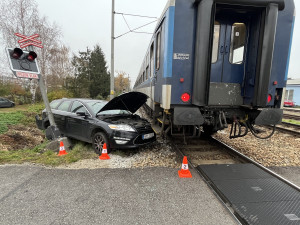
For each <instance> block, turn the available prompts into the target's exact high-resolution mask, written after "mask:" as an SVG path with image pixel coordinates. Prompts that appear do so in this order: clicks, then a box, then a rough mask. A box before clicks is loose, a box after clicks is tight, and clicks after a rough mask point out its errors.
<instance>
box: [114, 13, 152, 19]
mask: <svg viewBox="0 0 300 225" xmlns="http://www.w3.org/2000/svg"><path fill="white" fill-rule="evenodd" d="M114 13H115V14H120V15H125V16H137V17H145V18H151V19H158V18H157V17H154V16H142V15H136V14H128V13H118V12H114Z"/></svg>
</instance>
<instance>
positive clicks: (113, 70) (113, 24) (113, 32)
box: [110, 0, 115, 100]
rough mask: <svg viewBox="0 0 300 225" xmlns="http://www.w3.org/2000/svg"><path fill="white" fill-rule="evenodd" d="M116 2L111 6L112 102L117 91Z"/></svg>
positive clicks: (113, 1) (113, 0)
mask: <svg viewBox="0 0 300 225" xmlns="http://www.w3.org/2000/svg"><path fill="white" fill-rule="evenodd" d="M114 41H115V0H112V6H111V57H110V66H111V67H110V100H112V99H113V98H114V94H115V93H114V92H115V91H114V89H115V76H114V75H115V68H114V67H115V65H114V63H115V62H114V60H115V59H114V58H115V56H114V51H115V43H114Z"/></svg>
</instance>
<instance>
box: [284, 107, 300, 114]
mask: <svg viewBox="0 0 300 225" xmlns="http://www.w3.org/2000/svg"><path fill="white" fill-rule="evenodd" d="M283 110H284V111H289V112H298V113H300V108H296V109H293V108H283Z"/></svg>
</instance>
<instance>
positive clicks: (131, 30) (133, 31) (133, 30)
mask: <svg viewBox="0 0 300 225" xmlns="http://www.w3.org/2000/svg"><path fill="white" fill-rule="evenodd" d="M124 19H125V18H124ZM125 21H126V19H125ZM156 21H157V20H154V21H152V22H150V23H146V24H144V25H142V26H139V27H136V28H134V29H130V27H128V28H129V31H127V32H125V33H124V34H121V35H119V36H117V37H115V38H114V39H117V38H119V37H122V36H124V35H126V34H128V33H131V32H132V33H147V34H153V33H148V32H138V31H135V30H138V29H140V28H142V27H145V26H148V25H150V24H152V23H154V22H156ZM126 24H127V22H126Z"/></svg>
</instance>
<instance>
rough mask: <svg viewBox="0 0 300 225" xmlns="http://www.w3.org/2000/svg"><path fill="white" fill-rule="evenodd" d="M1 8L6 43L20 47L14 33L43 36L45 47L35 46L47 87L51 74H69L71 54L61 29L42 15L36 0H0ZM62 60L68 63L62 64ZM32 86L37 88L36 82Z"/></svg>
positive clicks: (0, 18) (1, 20)
mask: <svg viewBox="0 0 300 225" xmlns="http://www.w3.org/2000/svg"><path fill="white" fill-rule="evenodd" d="M0 11H1V13H0V32H1V35H2V37H3V39H2V40H3V42H4V45H5V46H7V47H16V46H18V43H17V41H18V39H19V38H18V37H16V36H15V35H14V34H15V33H21V34H24V35H26V36H29V35H32V34H39V35H40V37H39V39H40V40H41V41H42V45H43V46H44V48H42V49H35V51H36V52H37V55H38V58H37V59H38V63H39V67H40V71H41V74H42V75H43V77H44V80H45V86H46V88H47V83H48V76H52V75H54V76H57V77H66V76H67V75H68V73H67V71H66V70H67V69H66V67H69V66H70V65H71V63H70V57H68V56H69V49H68V48H66V47H65V46H64V45H63V44H62V43H61V41H60V39H61V30H60V28H59V27H58V26H57V24H55V23H50V22H49V21H48V20H47V18H46V17H40V15H39V13H38V10H37V3H36V2H35V1H34V0H1V2H0ZM54 56H55V57H54ZM62 61H63V62H62ZM62 63H64V65H68V66H61V64H62ZM0 64H6V65H7V68H8V64H7V63H5V62H3V61H2V62H0ZM62 68H64V70H62ZM56 73H57V74H56ZM52 80H53V79H52ZM32 85H33V86H32V87H33V88H34V89H36V88H37V84H36V83H32ZM33 92H35V91H33Z"/></svg>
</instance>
